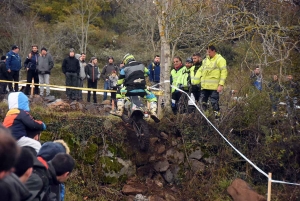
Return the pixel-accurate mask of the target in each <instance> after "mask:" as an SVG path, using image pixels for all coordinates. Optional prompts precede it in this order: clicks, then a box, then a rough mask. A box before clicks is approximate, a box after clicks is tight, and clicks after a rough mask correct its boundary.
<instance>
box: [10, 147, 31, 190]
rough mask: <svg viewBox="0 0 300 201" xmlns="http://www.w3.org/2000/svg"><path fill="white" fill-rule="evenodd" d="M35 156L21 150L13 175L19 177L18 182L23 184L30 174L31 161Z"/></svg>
mask: <svg viewBox="0 0 300 201" xmlns="http://www.w3.org/2000/svg"><path fill="white" fill-rule="evenodd" d="M34 158H35V156H34V155H33V154H32V152H31V151H30V150H29V149H28V148H26V147H22V148H21V153H20V156H19V158H18V160H17V163H16V164H15V172H14V173H15V174H16V175H17V176H18V177H19V179H20V181H21V182H22V183H23V184H24V183H25V182H26V181H27V180H28V178H29V177H30V175H31V173H32V167H33V161H34Z"/></svg>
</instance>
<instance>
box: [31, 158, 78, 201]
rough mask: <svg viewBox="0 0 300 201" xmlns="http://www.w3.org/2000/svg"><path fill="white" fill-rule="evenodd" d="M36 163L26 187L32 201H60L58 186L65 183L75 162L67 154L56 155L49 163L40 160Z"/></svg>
mask: <svg viewBox="0 0 300 201" xmlns="http://www.w3.org/2000/svg"><path fill="white" fill-rule="evenodd" d="M38 160H39V161H36V164H37V165H38V166H37V165H36V166H34V169H35V171H34V172H33V174H32V176H31V177H30V178H29V179H28V181H27V183H26V186H27V188H28V189H29V191H30V192H31V193H32V196H31V199H34V200H61V197H60V189H59V184H61V183H63V182H65V181H66V180H67V179H68V177H69V174H70V173H71V172H72V170H73V168H74V166H75V161H74V159H73V158H72V156H70V155H69V154H66V153H58V154H56V155H55V156H54V158H53V159H52V160H51V161H50V162H46V161H44V160H42V159H41V158H38Z"/></svg>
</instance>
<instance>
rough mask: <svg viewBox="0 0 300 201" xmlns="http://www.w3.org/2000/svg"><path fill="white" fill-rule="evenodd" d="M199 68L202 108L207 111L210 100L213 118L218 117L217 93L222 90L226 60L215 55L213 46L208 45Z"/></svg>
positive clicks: (215, 51) (225, 75)
mask: <svg viewBox="0 0 300 201" xmlns="http://www.w3.org/2000/svg"><path fill="white" fill-rule="evenodd" d="M207 53H208V57H206V58H205V59H204V60H203V62H202V66H201V68H200V78H201V102H202V108H203V110H204V111H205V110H206V109H207V101H208V99H209V98H210V102H211V104H212V107H213V110H214V114H215V118H216V119H218V118H219V117H220V107H219V93H220V92H221V91H222V90H223V86H224V84H225V80H226V78H227V67H226V60H225V59H224V58H223V57H222V56H221V55H220V54H218V53H217V49H216V48H215V46H213V45H210V46H209V47H208V49H207Z"/></svg>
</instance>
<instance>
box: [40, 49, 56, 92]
mask: <svg viewBox="0 0 300 201" xmlns="http://www.w3.org/2000/svg"><path fill="white" fill-rule="evenodd" d="M53 67H54V62H53V58H52V56H51V54H50V53H48V50H47V49H46V48H45V47H42V49H41V56H40V57H39V58H38V66H37V70H38V75H39V81H40V84H47V85H49V84H50V73H51V70H52V68H53ZM43 95H44V86H43V85H41V86H40V96H43ZM46 96H50V87H49V86H46Z"/></svg>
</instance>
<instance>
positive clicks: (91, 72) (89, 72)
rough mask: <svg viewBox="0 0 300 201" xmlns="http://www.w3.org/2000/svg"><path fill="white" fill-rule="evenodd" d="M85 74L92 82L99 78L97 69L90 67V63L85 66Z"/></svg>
mask: <svg viewBox="0 0 300 201" xmlns="http://www.w3.org/2000/svg"><path fill="white" fill-rule="evenodd" d="M85 74H86V77H87V78H88V79H89V80H91V81H93V82H95V81H96V80H98V79H99V78H100V70H99V68H98V67H97V66H92V64H90V63H89V64H88V65H86V66H85Z"/></svg>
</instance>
